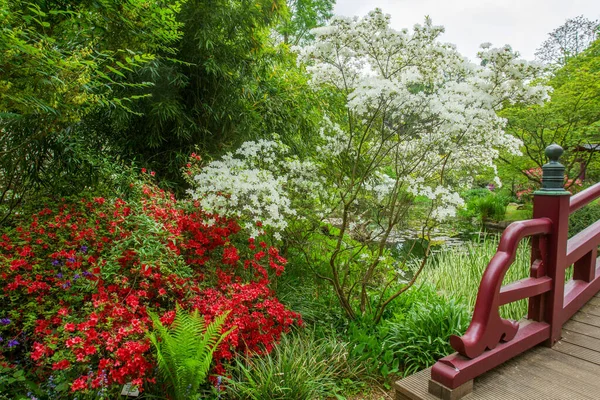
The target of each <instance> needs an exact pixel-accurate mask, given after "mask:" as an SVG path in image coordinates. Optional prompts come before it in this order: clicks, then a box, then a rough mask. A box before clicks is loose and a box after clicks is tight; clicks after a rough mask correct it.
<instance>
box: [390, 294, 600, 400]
mask: <svg viewBox="0 0 600 400" xmlns="http://www.w3.org/2000/svg"><path fill="white" fill-rule="evenodd" d="M429 378H430V369H426V370H423V371H421V372H419V373H417V374H415V375H412V376H410V377H407V378H405V379H402V380H400V381H398V382H396V384H395V388H396V400H437V399H438V397H435V396H433V395H431V394H429V393H428V391H427V390H428V389H427V388H428V383H429ZM464 399H465V400H467V399H473V400H474V399H490V400H491V399H494V400H498V399H510V400H512V399H529V400H533V399H539V400H542V399H543V400H563V399H565V400H571V399H595V400H597V399H600V294H597V295H596V296H595V297H594V298H592V299H591V300H590V301H589V302H588V303H587V304H586V305H585V306H584V307H583V308H582V309H581V310H580V311H579V312H577V314H575V315H574V316H573V317H572V318H571V319H570V320H569V321H568V322H567V323H566V324H565V325H564V326H563V330H562V339H561V340H560V341H559V342H558V343H556V345H554V347H552V348H548V347H542V346H538V347H535V348H533V349H531V350H529V351H528V352H526V353H525V354H522V355H520V356H518V357H516V358H514V359H512V360H510V361H508V362H506V363H504V364H502V365H501V366H499V367H497V368H495V369H493V370H491V371H489V372H487V373H485V374H483V375H481V376H480V377H478V378H476V379H475V382H474V386H473V393H471V394H469V395H467V396H465V397H464Z"/></svg>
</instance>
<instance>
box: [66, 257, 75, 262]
mask: <svg viewBox="0 0 600 400" xmlns="http://www.w3.org/2000/svg"><path fill="white" fill-rule="evenodd" d="M67 261H70V262H75V258H74V257H71V258H67Z"/></svg>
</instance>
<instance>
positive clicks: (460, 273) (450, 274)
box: [421, 235, 530, 321]
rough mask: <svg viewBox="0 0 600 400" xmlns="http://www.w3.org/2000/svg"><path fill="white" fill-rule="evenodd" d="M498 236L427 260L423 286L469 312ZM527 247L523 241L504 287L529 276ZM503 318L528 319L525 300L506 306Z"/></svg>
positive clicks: (442, 252)
mask: <svg viewBox="0 0 600 400" xmlns="http://www.w3.org/2000/svg"><path fill="white" fill-rule="evenodd" d="M498 240H499V238H498V236H496V235H487V236H485V237H484V238H483V240H482V241H481V242H467V243H465V244H464V245H463V246H460V247H453V248H450V249H447V250H444V251H441V252H439V253H436V254H434V255H432V256H431V257H430V259H429V260H428V263H427V265H426V266H425V268H424V271H423V273H422V274H421V279H423V282H427V283H429V284H431V285H433V286H434V287H435V288H436V290H438V291H439V292H442V293H443V294H444V295H446V296H449V297H452V298H455V299H457V300H459V301H461V302H463V303H464V304H465V306H466V307H467V309H468V310H470V311H471V312H472V310H473V307H474V306H475V300H476V298H477V292H478V290H479V283H480V282H481V277H482V276H483V271H484V270H485V268H486V267H487V265H488V263H489V262H490V260H491V258H492V257H493V256H494V254H495V253H496V250H497V248H498ZM529 267H530V247H529V242H528V241H526V240H524V241H522V242H521V244H520V245H519V248H518V250H517V254H516V258H515V261H514V262H513V264H512V265H511V266H510V268H509V269H508V271H507V273H506V276H505V277H504V281H503V283H502V284H503V285H506V284H509V283H511V282H514V281H517V280H519V279H523V278H526V277H528V276H529ZM500 315H501V316H502V317H503V318H508V319H513V320H517V321H518V320H519V319H521V318H523V317H524V316H526V315H527V300H520V301H517V302H514V303H509V304H506V305H504V306H502V307H501V308H500Z"/></svg>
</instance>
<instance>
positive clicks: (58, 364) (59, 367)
mask: <svg viewBox="0 0 600 400" xmlns="http://www.w3.org/2000/svg"><path fill="white" fill-rule="evenodd" d="M70 366H71V363H70V362H69V360H61V361H59V362H56V363H54V364H52V369H53V370H55V371H56V370H59V371H60V370H63V369H67V368H69V367H70ZM73 390H78V389H73Z"/></svg>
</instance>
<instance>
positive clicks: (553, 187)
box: [430, 145, 600, 398]
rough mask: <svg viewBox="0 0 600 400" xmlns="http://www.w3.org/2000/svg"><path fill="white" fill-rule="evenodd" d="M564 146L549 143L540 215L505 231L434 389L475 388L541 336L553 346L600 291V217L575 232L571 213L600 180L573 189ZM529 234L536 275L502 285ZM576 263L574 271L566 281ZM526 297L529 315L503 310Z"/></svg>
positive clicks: (597, 191) (592, 195)
mask: <svg viewBox="0 0 600 400" xmlns="http://www.w3.org/2000/svg"><path fill="white" fill-rule="evenodd" d="M562 152H563V150H562V148H561V147H560V146H558V145H551V146H548V148H546V156H547V157H548V158H549V162H548V163H547V164H545V165H544V166H543V168H542V169H543V177H542V188H541V189H540V190H538V191H536V192H535V193H534V207H533V219H531V220H527V221H520V222H516V223H513V224H511V225H509V226H508V227H507V228H506V230H505V232H504V233H503V235H502V238H501V239H500V243H499V245H498V250H497V252H496V254H495V255H494V256H493V258H492V259H491V260H490V263H489V264H488V266H487V268H486V270H485V271H484V274H483V277H482V279H481V283H480V285H479V291H478V293H477V300H476V303H475V308H474V311H473V318H472V320H471V323H470V325H469V328H468V329H467V331H466V332H465V334H464V335H463V336H462V337H458V336H452V337H451V338H450V344H451V345H452V347H453V348H454V349H455V350H456V351H457V353H454V354H452V355H449V356H447V357H444V358H442V359H441V360H439V361H438V362H437V363H436V364H435V365H434V366H433V367H432V369H431V381H430V392H431V393H442V392H443V390H450V391H452V390H455V389H456V390H458V392H457V393H462V394H466V393H468V390H467V389H465V387H468V386H469V385H470V387H471V388H472V380H473V379H474V378H475V377H477V376H479V375H481V374H483V373H484V372H486V371H489V370H490V369H492V368H494V367H496V366H498V365H500V364H501V363H503V362H506V361H507V360H509V359H511V358H513V357H515V356H517V355H519V354H521V353H523V352H525V351H527V350H529V349H530V348H532V347H534V346H536V345H538V344H540V343H545V344H546V345H547V346H553V345H554V344H555V343H556V342H557V341H558V340H559V339H560V337H561V330H562V326H563V324H564V323H565V322H566V321H567V320H568V319H569V318H571V316H573V315H574V314H575V313H576V312H578V311H579V310H580V309H581V307H583V306H584V305H585V304H586V303H587V302H588V301H589V300H590V299H591V298H592V297H593V296H594V295H596V293H598V292H600V257H598V250H599V249H598V246H599V245H600V221H597V222H595V223H593V224H591V225H590V226H588V227H587V228H586V229H584V230H583V231H582V232H580V233H578V234H577V235H575V236H573V237H572V238H571V239H568V229H569V216H570V215H571V214H573V213H574V212H575V211H577V210H579V209H581V208H582V207H584V206H585V205H587V204H589V203H590V202H592V201H594V200H595V199H597V198H600V183H597V184H595V185H593V186H592V187H590V188H588V189H586V190H584V191H582V192H580V193H578V194H576V195H574V196H571V194H570V193H569V192H567V191H566V190H565V189H564V186H563V184H564V171H565V167H564V166H563V165H562V164H560V163H559V162H558V159H559V158H560V156H561V154H562ZM528 236H531V237H532V238H533V239H532V241H531V250H532V251H531V270H530V277H529V278H525V279H522V280H520V281H517V282H513V283H511V284H509V285H506V286H504V287H502V286H501V285H502V281H503V279H504V276H505V274H506V271H507V270H508V268H510V265H511V264H512V262H513V261H514V259H515V252H516V249H517V246H518V244H519V242H520V241H521V240H522V239H524V238H525V237H528ZM570 266H573V278H572V279H571V280H570V281H569V282H567V283H566V284H565V271H566V270H567V269H568V268H569V267H570ZM520 299H529V305H528V315H527V319H525V320H521V321H519V322H515V321H510V320H506V319H502V318H500V313H499V308H500V306H501V305H503V304H507V303H510V302H513V301H517V300H520ZM469 382H470V383H469ZM439 385H442V387H441V388H440V386H439ZM463 385H465V386H463ZM444 387H445V388H446V389H443V388H444ZM432 388H433V389H432ZM459 388H460V389H459ZM442 389H443V390H442ZM440 390H442V392H440ZM444 393H446V392H444ZM444 396H445V395H444ZM453 396H454V395H453ZM457 396H459V395H458V394H457ZM452 398H454V397H452ZM456 398H459V397H456Z"/></svg>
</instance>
